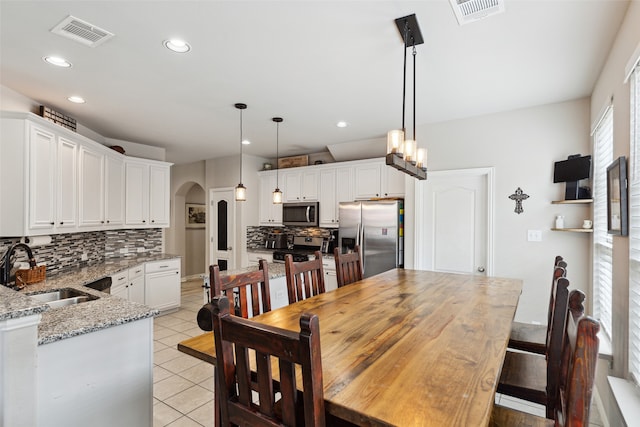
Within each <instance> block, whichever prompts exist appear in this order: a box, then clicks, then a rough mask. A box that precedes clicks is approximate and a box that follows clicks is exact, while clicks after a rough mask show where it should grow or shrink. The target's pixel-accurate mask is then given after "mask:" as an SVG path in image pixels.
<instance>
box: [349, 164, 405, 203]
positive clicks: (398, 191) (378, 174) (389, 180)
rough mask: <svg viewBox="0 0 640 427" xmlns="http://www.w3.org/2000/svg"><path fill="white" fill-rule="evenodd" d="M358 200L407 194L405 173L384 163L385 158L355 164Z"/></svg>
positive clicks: (356, 195) (355, 195) (356, 197)
mask: <svg viewBox="0 0 640 427" xmlns="http://www.w3.org/2000/svg"><path fill="white" fill-rule="evenodd" d="M354 173H355V187H354V188H355V194H354V198H355V199H356V200H367V199H375V198H380V197H398V198H402V197H404V195H405V188H404V174H403V173H402V172H400V171H398V170H396V169H394V168H392V167H391V166H387V165H386V164H385V163H384V159H375V160H372V161H370V162H362V163H358V164H356V165H355V171H354Z"/></svg>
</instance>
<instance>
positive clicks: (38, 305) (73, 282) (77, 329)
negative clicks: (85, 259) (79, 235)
mask: <svg viewBox="0 0 640 427" xmlns="http://www.w3.org/2000/svg"><path fill="white" fill-rule="evenodd" d="M178 257H179V255H173V254H145V255H137V256H128V257H122V258H114V259H109V260H106V261H105V262H103V263H100V264H97V265H93V266H87V267H82V268H78V269H74V270H69V271H66V272H64V273H61V274H58V275H56V276H54V277H51V278H47V279H46V280H44V281H43V282H40V283H34V284H32V285H27V286H26V287H25V288H24V289H22V290H21V291H14V290H12V289H9V288H6V287H4V286H0V320H5V319H16V318H20V317H25V316H30V315H34V314H41V315H42V318H41V321H40V324H39V325H38V344H48V343H52V342H55V341H59V340H62V339H65V338H70V337H73V336H77V335H82V334H86V333H90V332H94V331H98V330H101V329H105V328H108V327H110V326H116V325H121V324H124V323H128V322H133V321H135V320H139V319H144V318H148V317H153V316H155V315H156V314H158V310H156V309H152V308H150V307H147V306H145V305H142V304H138V303H134V302H131V301H127V300H125V299H123V298H119V297H115V296H111V295H109V294H105V293H103V292H99V291H95V290H93V289H91V288H87V287H84V285H86V284H88V283H91V282H93V281H95V280H98V279H101V278H103V277H107V276H111V275H113V274H115V273H118V272H119V271H122V270H126V269H128V268H131V267H134V266H136V265H140V264H142V263H145V262H151V261H161V260H164V259H171V258H178ZM61 288H76V289H79V290H81V291H82V292H84V293H87V294H90V295H95V296H98V297H100V298H99V299H97V300H93V301H87V302H83V303H81V304H76V305H70V306H66V307H60V308H55V309H51V308H50V307H49V306H48V305H45V304H43V303H42V302H40V301H37V300H35V299H33V298H30V297H29V296H28V295H27V294H37V293H43V292H48V291H52V290H55V289H61Z"/></svg>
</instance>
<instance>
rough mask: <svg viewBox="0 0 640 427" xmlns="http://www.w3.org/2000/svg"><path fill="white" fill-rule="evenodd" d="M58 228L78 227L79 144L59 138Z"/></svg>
mask: <svg viewBox="0 0 640 427" xmlns="http://www.w3.org/2000/svg"><path fill="white" fill-rule="evenodd" d="M57 158H58V161H57V175H58V180H57V182H56V185H57V187H58V188H57V193H58V198H57V206H56V227H57V228H59V229H73V228H75V227H77V225H78V144H77V143H76V142H74V141H71V140H69V139H67V138H63V137H60V138H58V153H57Z"/></svg>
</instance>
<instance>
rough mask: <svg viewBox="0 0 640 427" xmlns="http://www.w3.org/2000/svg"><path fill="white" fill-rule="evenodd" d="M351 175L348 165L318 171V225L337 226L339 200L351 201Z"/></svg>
mask: <svg viewBox="0 0 640 427" xmlns="http://www.w3.org/2000/svg"><path fill="white" fill-rule="evenodd" d="M352 177H353V173H352V169H351V168H350V167H339V168H330V169H323V170H321V171H320V217H319V218H320V227H329V228H331V227H333V228H336V227H338V226H339V212H340V210H339V206H340V202H352V201H353V178H352Z"/></svg>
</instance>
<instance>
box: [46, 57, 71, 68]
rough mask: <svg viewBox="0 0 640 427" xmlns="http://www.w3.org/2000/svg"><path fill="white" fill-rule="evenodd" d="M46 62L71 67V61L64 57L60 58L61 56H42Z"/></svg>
mask: <svg viewBox="0 0 640 427" xmlns="http://www.w3.org/2000/svg"><path fill="white" fill-rule="evenodd" d="M42 59H43V60H44V61H45V62H46V63H48V64H51V65H55V66H56V67H63V68H69V67H71V62H69V61H67V60H66V59H64V58H60V57H59V56H45V57H44V58H42Z"/></svg>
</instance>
